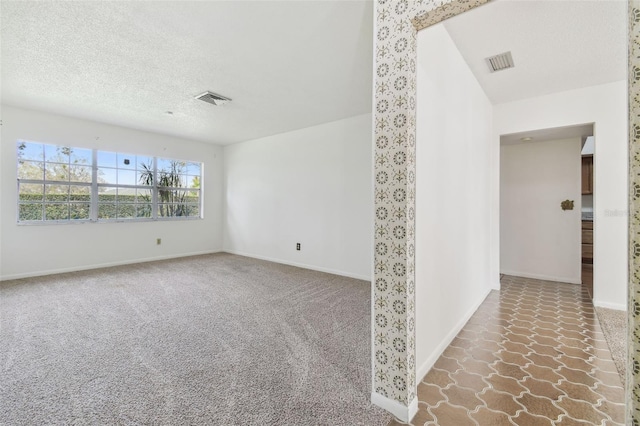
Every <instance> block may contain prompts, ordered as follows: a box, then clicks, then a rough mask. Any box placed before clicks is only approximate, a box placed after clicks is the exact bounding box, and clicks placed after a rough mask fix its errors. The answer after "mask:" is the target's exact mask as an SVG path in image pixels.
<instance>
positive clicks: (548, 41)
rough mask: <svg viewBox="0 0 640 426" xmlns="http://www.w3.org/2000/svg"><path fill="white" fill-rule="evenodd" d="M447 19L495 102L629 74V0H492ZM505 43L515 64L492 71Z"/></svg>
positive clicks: (576, 86) (446, 23) (569, 88)
mask: <svg viewBox="0 0 640 426" xmlns="http://www.w3.org/2000/svg"><path fill="white" fill-rule="evenodd" d="M444 26H445V28H446V29H447V31H448V32H449V34H450V35H451V38H452V39H453V41H454V42H455V43H456V46H457V47H458V49H459V50H460V52H461V53H462V55H463V57H464V58H465V61H466V62H467V64H468V65H469V67H470V68H471V70H472V72H473V73H474V75H475V76H476V78H477V79H478V82H479V83H480V85H481V86H482V88H483V89H484V91H485V93H486V94H487V96H488V97H489V99H490V100H491V101H492V102H493V103H494V104H499V103H504V102H509V101H514V100H518V99H525V98H529V97H533V96H540V95H545V94H549V93H554V92H560V91H565V90H571V89H578V88H582V87H587V86H593V85H597V84H604V83H609V82H612V81H619V80H623V79H625V78H626V63H627V2H626V1H624V0H577V1H571V0H538V1H530V0H494V1H492V2H490V3H488V4H486V5H484V6H481V7H479V8H477V9H474V10H471V11H469V12H467V13H464V14H462V15H459V16H457V17H455V18H453V19H450V20H448V21H446V22H445V23H444ZM506 51H511V52H512V54H513V60H514V63H515V68H512V69H508V70H504V71H499V72H496V73H490V72H489V69H488V67H487V65H486V62H485V60H484V58H486V57H488V56H493V55H495V54H498V53H503V52H506Z"/></svg>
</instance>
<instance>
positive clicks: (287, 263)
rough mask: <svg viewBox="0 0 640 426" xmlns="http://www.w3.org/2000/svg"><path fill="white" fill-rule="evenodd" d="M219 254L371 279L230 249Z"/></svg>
mask: <svg viewBox="0 0 640 426" xmlns="http://www.w3.org/2000/svg"><path fill="white" fill-rule="evenodd" d="M221 252H223V253H229V254H234V255H236V256H244V257H250V258H252V259H259V260H266V261H267V262H273V263H279V264H281V265H288V266H295V267H296V268H303V269H310V270H312V271H318V272H325V273H327V274H333V275H340V276H341V277H347V278H354V279H356V280H363V281H369V282H371V277H370V276H365V275H360V274H353V273H351V272H346V271H340V270H337V269H331V268H323V267H321V266H315V265H310V264H307V263H300V262H291V261H288V260H283V259H278V258H274V257H269V256H260V255H257V254H251V253H246V252H242V251H236V250H230V249H227V248H224V249H222V250H221Z"/></svg>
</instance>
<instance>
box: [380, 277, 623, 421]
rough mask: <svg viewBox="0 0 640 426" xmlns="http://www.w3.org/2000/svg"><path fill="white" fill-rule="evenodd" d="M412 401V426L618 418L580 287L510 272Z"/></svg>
mask: <svg viewBox="0 0 640 426" xmlns="http://www.w3.org/2000/svg"><path fill="white" fill-rule="evenodd" d="M418 399H419V404H418V405H419V410H418V414H416V416H415V417H414V418H413V419H412V421H411V423H410V424H411V425H414V426H418V425H420V426H422V425H440V426H465V425H480V426H484V425H491V426H497V425H522V426H537V425H567V426H569V425H571V426H572V425H603V426H604V425H618V424H620V425H623V424H624V423H625V422H624V420H625V405H624V389H623V387H622V384H621V381H620V376H619V375H618V372H617V370H616V367H615V365H614V363H613V361H612V360H611V355H610V353H609V348H608V346H607V343H606V341H605V338H604V335H603V334H602V330H601V329H600V325H599V324H598V321H597V319H596V315H595V312H594V309H593V305H592V304H591V301H590V300H589V297H588V295H587V294H586V291H585V292H583V291H582V289H581V287H580V286H577V285H571V284H558V283H552V282H548V281H539V280H531V279H525V278H518V277H510V276H504V277H503V278H502V280H501V290H500V291H499V292H498V291H493V292H491V294H490V295H489V296H488V297H487V299H486V300H485V301H484V303H483V304H482V305H481V306H480V308H479V309H478V311H477V312H476V313H475V314H474V315H473V317H472V318H471V319H470V320H469V322H468V323H467V324H466V325H465V327H464V328H463V329H462V331H461V332H460V333H459V334H458V336H456V338H455V339H454V340H453V342H452V343H451V345H449V347H448V348H447V349H446V350H445V351H444V353H443V354H442V356H441V357H440V358H439V359H438V361H437V362H436V363H435V365H434V367H433V368H432V369H431V370H430V371H429V373H428V374H427V375H426V376H425V378H424V379H423V380H422V382H421V383H420V384H419V385H418ZM399 424H403V423H401V422H398V421H397V420H392V421H391V423H390V426H391V425H399Z"/></svg>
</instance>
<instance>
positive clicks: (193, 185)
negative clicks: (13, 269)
mask: <svg viewBox="0 0 640 426" xmlns="http://www.w3.org/2000/svg"><path fill="white" fill-rule="evenodd" d="M17 157H18V167H17V168H18V173H17V174H18V222H25V223H32V222H73V221H114V220H115V221H124V220H145V219H146V220H154V219H181V218H201V217H202V215H201V202H202V197H201V192H200V181H201V178H202V164H201V163H197V162H188V161H182V160H176V159H169V158H158V159H156V158H155V157H152V156H144V155H136V154H127V153H118V152H110V151H101V150H91V149H83V148H71V147H66V146H57V145H49V144H43V143H37V142H28V141H18V155H17Z"/></svg>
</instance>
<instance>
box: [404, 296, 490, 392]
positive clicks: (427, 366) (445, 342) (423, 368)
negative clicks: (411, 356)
mask: <svg viewBox="0 0 640 426" xmlns="http://www.w3.org/2000/svg"><path fill="white" fill-rule="evenodd" d="M492 290H494V289H492V288H491V289H489V290H487V291H486V292H485V294H484V296H482V298H480V299H479V301H478V302H476V303H475V304H474V305H473V306H472V307H471V309H469V310H468V311H467V313H466V314H465V315H464V316H463V317H462V318H461V319H460V321H458V323H457V324H456V325H455V327H453V329H451V331H450V332H449V333H448V334H447V335H446V336H445V338H444V339H442V341H441V342H440V344H439V345H438V346H437V347H436V348H435V349H434V350H433V352H431V355H429V357H428V358H427V360H426V361H425V362H423V363H422V365H420V366H419V367H418V369H417V370H416V378H418V381H419V382H421V381H422V379H423V378H424V376H426V375H427V373H428V372H429V370H431V367H433V364H435V363H436V361H437V360H438V358H440V355H442V352H444V350H445V349H447V346H449V345H450V344H451V342H452V341H453V339H454V338H455V337H456V336H457V335H458V333H459V332H460V330H462V327H464V326H465V325H466V324H467V321H469V319H470V318H471V316H472V315H473V314H474V313H475V312H476V311H477V310H478V308H479V307H480V305H482V302H484V300H485V299H486V298H487V296H488V295H489V293H491V291H492Z"/></svg>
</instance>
